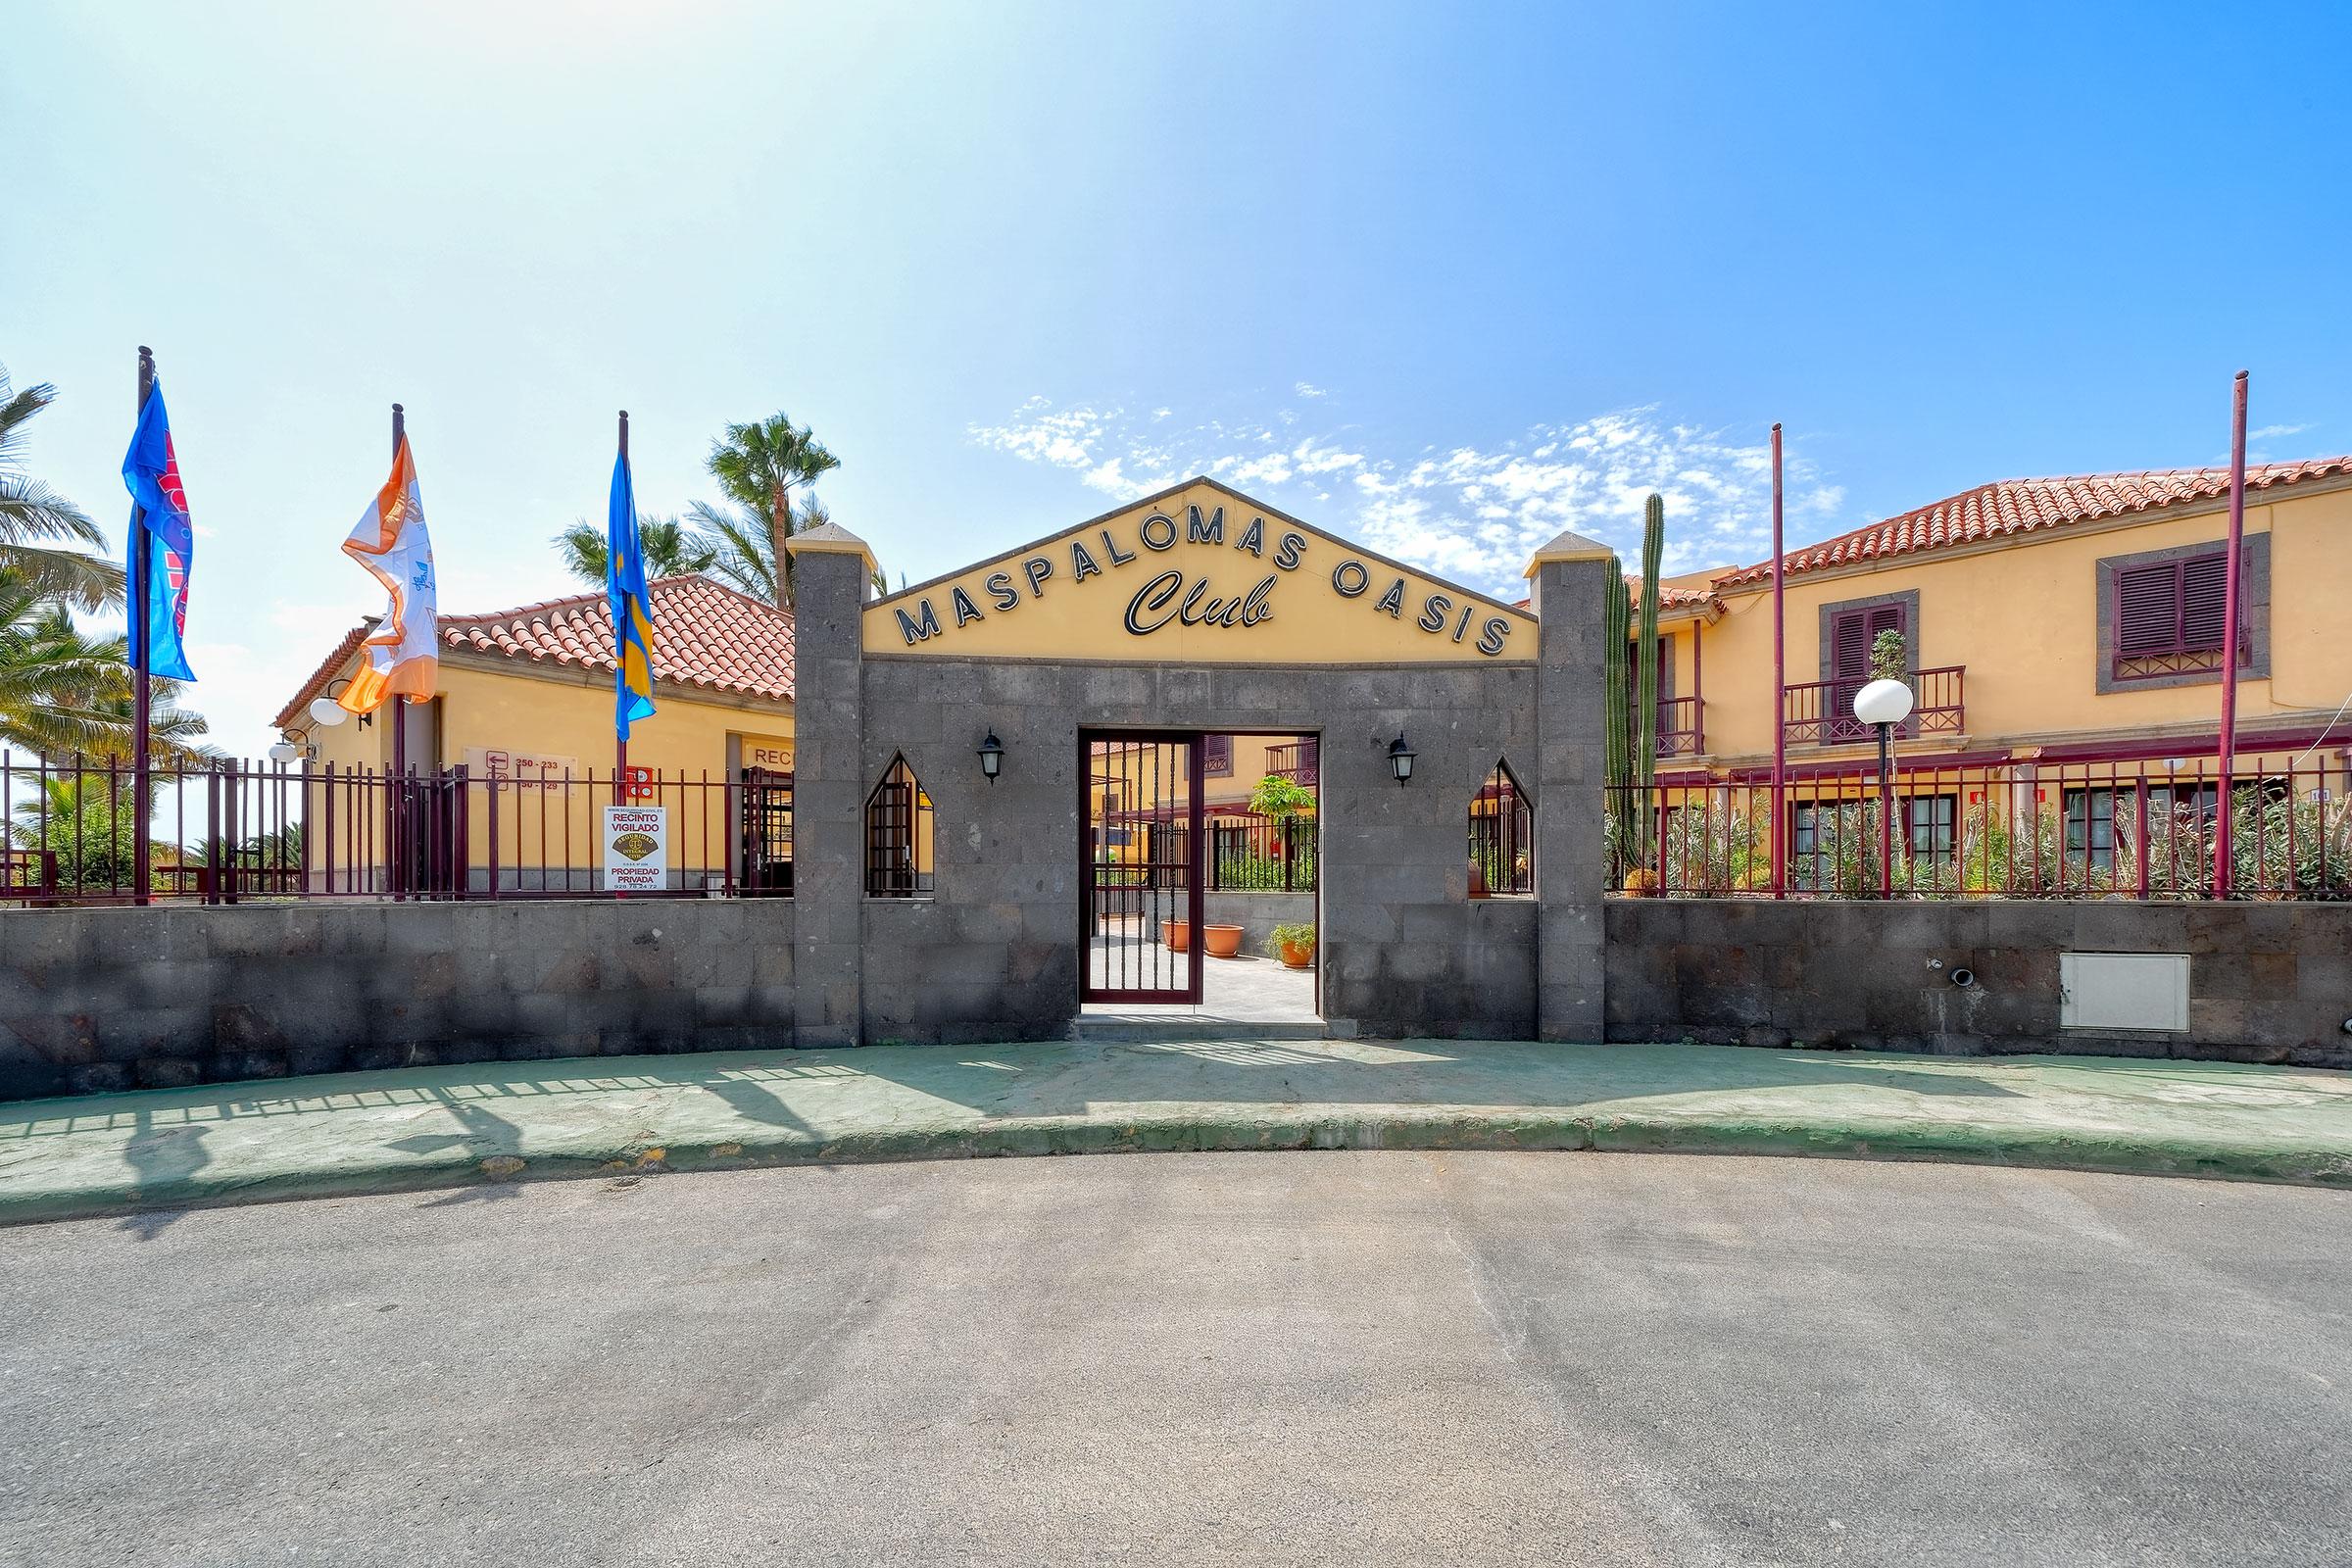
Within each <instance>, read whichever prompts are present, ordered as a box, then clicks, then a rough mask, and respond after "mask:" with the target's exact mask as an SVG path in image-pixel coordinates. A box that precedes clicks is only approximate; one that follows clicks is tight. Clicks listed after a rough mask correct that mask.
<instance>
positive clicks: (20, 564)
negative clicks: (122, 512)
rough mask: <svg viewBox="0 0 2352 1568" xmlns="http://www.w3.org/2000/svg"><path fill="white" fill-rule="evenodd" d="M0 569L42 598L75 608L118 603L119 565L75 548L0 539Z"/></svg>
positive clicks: (91, 608) (104, 607)
mask: <svg viewBox="0 0 2352 1568" xmlns="http://www.w3.org/2000/svg"><path fill="white" fill-rule="evenodd" d="M0 573H6V574H8V575H10V576H13V577H17V578H19V579H21V580H23V581H24V582H25V583H26V584H28V585H29V586H30V587H31V589H32V591H33V592H34V593H35V594H36V595H37V596H38V597H40V598H42V599H53V600H59V601H62V602H64V603H66V604H70V605H73V607H74V608H76V609H78V610H87V611H93V612H95V611H100V610H112V609H115V608H117V607H119V606H120V605H121V604H122V603H123V568H122V567H121V566H118V565H116V564H114V563H113V562H111V561H108V560H105V559H104V558H102V557H99V556H85V555H83V554H81V553H80V552H79V551H75V550H46V549H43V548H42V547H40V546H39V545H18V544H7V543H0Z"/></svg>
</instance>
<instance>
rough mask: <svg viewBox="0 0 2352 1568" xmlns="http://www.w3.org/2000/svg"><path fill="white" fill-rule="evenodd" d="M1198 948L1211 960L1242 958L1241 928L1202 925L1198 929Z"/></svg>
mask: <svg viewBox="0 0 2352 1568" xmlns="http://www.w3.org/2000/svg"><path fill="white" fill-rule="evenodd" d="M1201 948H1202V949H1203V950H1205V951H1206V952H1207V954H1208V956H1210V957H1212V958H1238V957H1240V956H1242V928H1241V927H1240V926H1238V925H1204V926H1202V927H1201Z"/></svg>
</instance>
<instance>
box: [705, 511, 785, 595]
mask: <svg viewBox="0 0 2352 1568" xmlns="http://www.w3.org/2000/svg"><path fill="white" fill-rule="evenodd" d="M686 515H687V518H688V519H689V520H690V521H692V522H693V524H694V531H695V534H696V537H697V542H698V543H700V544H701V545H703V546H704V547H705V548H707V549H709V550H710V551H711V564H709V565H708V566H706V567H705V568H703V569H704V570H705V571H706V572H708V573H709V574H710V575H711V576H712V577H714V578H716V579H717V580H718V581H720V582H723V583H725V584H727V585H728V586H729V587H731V588H734V589H736V590H737V591H738V592H741V593H746V594H749V595H751V596H752V597H753V598H754V599H758V600H760V601H762V602H764V603H766V604H771V605H772V604H774V603H775V602H776V570H775V544H774V541H773V540H771V539H770V538H769V536H768V526H767V518H766V517H765V516H763V515H760V513H758V512H756V511H753V510H750V509H745V510H742V511H737V512H722V511H720V510H719V509H718V508H716V507H714V506H712V505H711V503H710V502H708V501H696V502H691V503H689V504H688V506H687V508H686Z"/></svg>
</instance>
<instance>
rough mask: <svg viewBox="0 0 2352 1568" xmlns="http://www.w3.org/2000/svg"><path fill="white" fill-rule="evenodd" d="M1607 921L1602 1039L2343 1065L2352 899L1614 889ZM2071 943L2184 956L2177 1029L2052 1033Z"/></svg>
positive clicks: (2351, 1062) (2351, 990)
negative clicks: (1634, 892)
mask: <svg viewBox="0 0 2352 1568" xmlns="http://www.w3.org/2000/svg"><path fill="white" fill-rule="evenodd" d="M1606 918H1607V923H1608V937H1609V941H1608V993H1607V1009H1608V1025H1607V1038H1609V1039H1610V1040H1613V1041H1617V1040H1624V1041H1641V1040H1668V1041H1672V1040H1686V1039H1688V1040H1697V1041H1701V1042H1705V1043H1710V1044H1722V1045H1757V1046H1780V1045H1787V1044H1790V1043H1794V1042H1801V1043H1803V1044H1805V1045H1809V1046H1848V1047H1856V1048H1867V1049H1885V1050H1894V1051H1929V1052H1951V1053H1975V1052H1995V1053H1998V1052H2050V1051H2058V1052H2070V1051H2071V1052H2087V1053H2096V1054H2102V1055H2164V1056H2196V1057H2206V1058H2214V1059H2222V1060H2233V1061H2287V1062H2295V1063H2299V1064H2304V1065H2317V1066H2338V1067H2341V1066H2352V1035H2346V1034H2345V1033H2344V1032H2343V1023H2344V1020H2345V1019H2346V1018H2347V1017H2352V906H2346V905H2331V904H2220V905H2200V904H2185V905H2168V904H2124V903H2103V902H2062V901H2048V902H2040V901H2033V902H2028V901H2019V902H2008V903H1992V902H1972V903H1951V904H1931V903H1903V902H1897V903H1893V904H1875V903H1844V902H1833V901H1810V900H1807V901H1791V902H1789V903H1782V904H1776V903H1773V902H1771V901H1769V900H1702V899H1612V900H1610V901H1609V902H1608V906H1607V916H1606ZM2067 952H2075V953H2185V954H2187V955H2189V1017H2188V1021H2189V1027H2188V1030H2187V1032H2186V1033H2185V1034H2180V1035H2172V1034H2156V1033H2092V1032H2088V1031H2083V1030H2061V1029H2060V1027H2059V1022H2058V1019H2059V1000H2060V999H2059V992H2058V956H2059V955H2060V954H2061V953H2067ZM1938 963H1939V964H1940V965H1941V967H1934V966H1932V965H1934V964H1938ZM1959 967H1964V968H1967V969H1969V970H1971V971H1973V973H1974V975H1975V977H1976V984H1975V985H1974V986H1973V987H1970V988H1968V989H1966V990H1962V989H1960V988H1958V987H1955V986H1954V985H1953V984H1952V983H1951V980H1950V975H1951V971H1952V970H1953V969H1954V968H1959Z"/></svg>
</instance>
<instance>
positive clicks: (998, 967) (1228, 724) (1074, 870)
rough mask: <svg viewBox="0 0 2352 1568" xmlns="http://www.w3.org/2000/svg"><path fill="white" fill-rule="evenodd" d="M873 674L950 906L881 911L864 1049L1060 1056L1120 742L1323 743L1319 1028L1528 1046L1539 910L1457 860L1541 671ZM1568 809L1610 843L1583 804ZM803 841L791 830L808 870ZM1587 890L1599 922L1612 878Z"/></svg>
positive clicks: (1532, 708)
mask: <svg viewBox="0 0 2352 1568" xmlns="http://www.w3.org/2000/svg"><path fill="white" fill-rule="evenodd" d="M803 634H804V636H806V622H804V633H803ZM863 667H864V691H863V694H862V699H861V703H860V705H859V706H860V707H861V709H862V712H863V715H864V716H863V725H864V753H863V770H862V776H863V777H864V778H865V779H866V780H868V781H869V786H870V781H872V780H875V779H879V778H880V777H881V776H882V773H883V771H884V770H885V769H886V768H888V767H889V765H890V763H891V760H892V759H893V758H895V757H898V756H901V755H904V756H905V757H906V759H907V763H908V764H909V765H910V766H911V767H912V768H913V769H914V772H915V775H916V777H917V778H918V779H919V780H920V781H921V783H922V786H923V789H924V791H925V793H926V794H928V795H929V796H930V798H931V801H932V803H933V806H934V809H935V817H934V821H935V844H936V848H937V875H936V881H937V891H936V895H935V897H934V898H932V899H930V900H887V899H885V900H867V901H865V906H864V910H863V916H864V921H865V927H864V928H865V933H866V946H865V954H864V963H865V972H866V984H865V987H864V1030H863V1033H864V1037H865V1038H866V1039H867V1040H869V1041H880V1040H908V1041H923V1040H969V1039H983V1038H1028V1039H1037V1038H1051V1037H1053V1036H1054V1035H1057V1034H1059V1033H1060V1032H1061V1030H1062V1029H1063V1028H1064V1027H1065V1026H1066V1025H1068V1023H1069V1022H1070V1021H1071V1020H1072V1019H1073V1018H1074V1017H1075V1016H1076V1013H1077V1009H1078V994H1079V978H1080V976H1079V971H1078V959H1079V952H1080V946H1079V945H1080V941H1081V935H1082V930H1083V923H1084V922H1083V919H1082V915H1081V904H1082V897H1081V893H1080V885H1079V879H1080V875H1081V867H1080V858H1079V855H1080V852H1079V840H1080V831H1079V822H1078V804H1079V795H1080V791H1079V779H1080V768H1081V767H1082V766H1083V765H1084V763H1083V762H1082V760H1081V758H1080V752H1079V735H1080V732H1081V729H1082V728H1085V727H1094V726H1120V725H1126V726H1135V727H1142V728H1166V729H1179V730H1182V729H1203V730H1216V729H1239V730H1264V731H1273V732H1279V733H1298V734H1310V735H1313V734H1319V735H1320V736H1321V737H1322V743H1323V744H1322V780H1321V788H1322V796H1323V801H1322V807H1323V830H1322V835H1321V838H1320V844H1319V858H1320V865H1319V867H1318V872H1319V874H1320V876H1321V877H1322V884H1323V915H1322V925H1321V931H1320V944H1321V966H1322V976H1323V1011H1324V1016H1325V1017H1326V1018H1327V1019H1329V1020H1330V1021H1331V1023H1332V1025H1333V1027H1334V1028H1335V1029H1338V1030H1341V1031H1343V1032H1345V1031H1347V1030H1349V1029H1353V1030H1355V1031H1357V1032H1360V1033H1362V1034H1366V1035H1374V1036H1381V1035H1409V1034H1429V1033H1435V1032H1444V1033H1451V1034H1459V1035H1464V1036H1492V1037H1500V1038H1519V1039H1525V1038H1528V1037H1529V1036H1530V1035H1531V1034H1532V1033H1533V1032H1534V1030H1535V1027H1536V1012H1535V981H1534V976H1535V941H1536V933H1537V921H1536V917H1535V916H1536V910H1535V907H1534V905H1533V904H1532V903H1528V902H1524V901H1504V900H1482V901H1473V900H1472V899H1471V898H1470V887H1469V859H1468V855H1467V853H1466V850H1465V839H1464V835H1465V823H1466V820H1467V814H1468V811H1469V809H1470V804H1471V802H1472V800H1473V799H1474V798H1475V797H1476V795H1477V793H1478V790H1479V787H1480V785H1481V783H1482V782H1483V781H1484V780H1485V778H1486V776H1487V774H1488V772H1489V771H1490V770H1492V769H1493V767H1494V766H1495V761H1496V760H1498V759H1504V758H1507V759H1509V760H1510V761H1511V763H1512V765H1513V767H1514V768H1515V769H1524V772H1523V773H1522V777H1523V778H1524V777H1525V776H1526V774H1527V773H1532V772H1533V771H1534V770H1535V764H1534V762H1533V761H1532V759H1534V757H1535V756H1536V752H1537V720H1536V671H1535V670H1534V669H1533V668H1531V667H1530V666H1528V665H1526V664H1494V665H1486V666H1466V667H1465V666H1442V665H1440V666H1433V665H1427V664H1421V665H1395V666H1356V665H1332V666H1319V667H1312V668H1299V669H1274V668H1260V667H1254V666H1249V665H1210V666H1206V667H1201V668H1193V667H1187V666H1182V665H1174V664H1168V665H1141V666H1138V665H1119V664H1091V663H1080V662H1009V661H985V660H950V659H941V658H925V657H919V656H918V657H900V656H869V657H868V658H866V659H865V661H864V664H863ZM992 729H993V730H994V731H995V733H996V734H997V736H998V737H999V738H1000V739H1001V740H1002V741H1003V742H1004V745H1005V765H1004V773H1003V776H1002V777H1000V778H999V779H998V780H997V781H996V782H995V783H993V784H992V783H990V782H988V781H987V780H986V779H984V778H983V777H982V775H981V772H980V765H979V762H978V760H977V759H976V757H975V755H974V754H975V750H976V748H977V747H978V746H979V744H980V741H981V738H982V737H983V736H985V735H986V734H988V733H989V732H990V731H991V730H992ZM1399 733H1402V734H1403V735H1404V736H1405V737H1406V738H1407V739H1408V740H1409V741H1410V742H1411V743H1412V745H1413V747H1414V749H1415V750H1416V751H1417V752H1418V753H1419V762H1418V765H1417V767H1416V769H1415V772H1414V775H1413V778H1412V782H1411V783H1409V784H1406V785H1402V786H1399V785H1398V784H1397V781H1396V779H1395V778H1394V777H1393V776H1392V775H1391V772H1390V768H1389V760H1388V747H1389V743H1390V741H1392V740H1393V739H1395V738H1396V736H1397V734H1399ZM1531 793H1532V792H1531ZM1567 809H1569V810H1571V811H1577V810H1582V811H1584V812H1585V813H1586V814H1590V815H1593V816H1594V817H1595V820H1597V807H1596V806H1594V805H1593V803H1592V802H1590V801H1576V800H1571V801H1570V802H1568V803H1567ZM1537 815H1538V818H1539V820H1541V818H1542V817H1543V815H1544V806H1543V801H1542V798H1541V797H1540V796H1539V797H1537ZM809 831H810V829H809V826H808V825H807V824H806V819H805V818H796V823H795V833H796V837H797V840H798V842H797V844H796V848H797V849H799V850H800V851H801V852H802V853H803V854H808V853H809ZM1590 863H1591V864H1592V865H1593V866H1595V867H1597V866H1598V864H1599V860H1598V858H1593V860H1592V861H1591V862H1590ZM1572 870H1573V868H1568V869H1564V870H1563V873H1562V874H1561V875H1560V876H1559V877H1558V878H1557V879H1556V881H1557V883H1558V884H1559V886H1560V888H1561V890H1562V892H1561V898H1562V900H1563V902H1568V901H1571V900H1573V899H1574V898H1575V896H1576V893H1577V891H1578V889H1579V888H1580V886H1581V883H1580V879H1578V878H1577V877H1575V876H1574V875H1573V874H1571V872H1572ZM1538 874H1539V875H1540V876H1542V875H1544V874H1545V873H1544V870H1543V869H1541V868H1540V869H1539V873H1538ZM1582 880H1583V881H1589V882H1590V884H1591V887H1590V902H1592V903H1593V905H1594V906H1595V907H1597V903H1598V899H1597V893H1598V882H1599V879H1598V875H1597V873H1596V872H1595V873H1594V874H1593V876H1591V877H1590V878H1586V879H1582ZM796 897H799V898H800V901H801V902H802V903H804V904H806V903H807V899H806V897H805V896H802V895H800V894H799V893H798V892H797V891H796ZM1593 924H1594V926H1595V929H1597V924H1598V917H1597V915H1595V916H1594V921H1593ZM886 974H887V975H888V976H890V977H891V978H890V981H889V983H888V984H887V985H884V984H882V983H880V980H879V977H881V976H883V975H886ZM1594 989H1595V992H1596V993H1597V985H1595V988H1594ZM1597 1000H1598V999H1597V995H1595V997H1594V1001H1595V1003H1597ZM1596 1011H1597V1009H1596Z"/></svg>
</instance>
